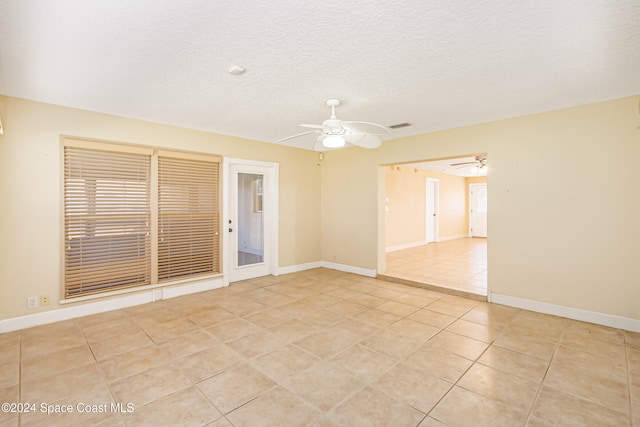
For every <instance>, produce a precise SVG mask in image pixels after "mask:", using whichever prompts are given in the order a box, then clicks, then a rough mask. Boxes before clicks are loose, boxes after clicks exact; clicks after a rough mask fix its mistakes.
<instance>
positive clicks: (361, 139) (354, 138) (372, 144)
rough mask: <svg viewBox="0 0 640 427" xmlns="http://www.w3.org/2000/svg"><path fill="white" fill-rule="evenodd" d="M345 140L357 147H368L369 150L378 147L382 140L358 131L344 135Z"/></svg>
mask: <svg viewBox="0 0 640 427" xmlns="http://www.w3.org/2000/svg"><path fill="white" fill-rule="evenodd" d="M344 139H345V141H347V142H348V143H349V144H353V145H357V146H358V147H362V148H368V149H370V150H372V149H374V148H378V147H380V145H382V141H380V138H378V137H377V136H375V135H370V134H365V133H360V134H350V135H345V138H344Z"/></svg>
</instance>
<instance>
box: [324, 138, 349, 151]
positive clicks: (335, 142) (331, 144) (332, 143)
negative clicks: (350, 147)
mask: <svg viewBox="0 0 640 427" xmlns="http://www.w3.org/2000/svg"><path fill="white" fill-rule="evenodd" d="M344 142H345V141H344V138H343V137H342V136H341V135H327V136H325V137H324V139H323V140H322V145H324V146H325V147H327V148H340V147H344Z"/></svg>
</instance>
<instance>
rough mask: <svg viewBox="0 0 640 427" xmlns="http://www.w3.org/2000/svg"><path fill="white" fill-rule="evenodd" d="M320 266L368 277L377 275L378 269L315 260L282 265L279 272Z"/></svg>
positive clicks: (298, 270)
mask: <svg viewBox="0 0 640 427" xmlns="http://www.w3.org/2000/svg"><path fill="white" fill-rule="evenodd" d="M320 267H323V268H329V269H331V270H338V271H344V272H346V273H353V274H359V275H360V276H366V277H376V276H377V272H376V270H370V269H368V268H362V267H355V266H353V265H346V264H338V263H335V262H329V261H314V262H308V263H306V264H296V265H289V266H287V267H280V268H279V269H278V274H288V273H297V272H300V271H305V270H311V269H314V268H320Z"/></svg>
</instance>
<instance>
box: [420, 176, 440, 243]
mask: <svg viewBox="0 0 640 427" xmlns="http://www.w3.org/2000/svg"><path fill="white" fill-rule="evenodd" d="M429 182H433V189H434V191H433V212H434V213H435V214H436V216H435V218H436V220H435V221H434V227H433V241H429V231H428V230H429V216H428V209H427V207H428V205H429ZM424 197H425V206H424V242H425V244H429V243H431V242H433V243H437V242H439V241H440V211H439V210H440V203H439V202H440V180H439V179H436V178H428V177H427V179H426V181H425V190H424Z"/></svg>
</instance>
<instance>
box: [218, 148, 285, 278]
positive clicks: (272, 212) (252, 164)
mask: <svg viewBox="0 0 640 427" xmlns="http://www.w3.org/2000/svg"><path fill="white" fill-rule="evenodd" d="M234 166H237V167H240V168H242V167H246V168H247V172H248V173H255V170H256V168H259V169H262V170H261V171H260V172H262V173H264V183H263V186H264V187H263V188H264V194H263V197H264V199H263V200H264V206H265V210H264V233H265V235H264V242H265V245H264V251H265V266H266V267H267V274H271V275H274V276H277V275H278V265H279V264H278V248H279V242H278V234H279V233H278V232H279V230H278V223H279V197H280V196H279V171H280V165H279V164H278V163H272V162H261V161H257V160H245V159H237V158H233V157H224V158H223V161H222V176H223V177H224V180H223V182H222V200H224V203H223V204H222V231H223V233H222V254H223V256H222V258H223V264H222V265H223V269H222V283H223V286H228V285H229V283H232V282H231V280H232V279H233V281H234V282H235V281H240V280H245V279H250V278H253V277H259V276H251V275H250V274H249V275H238V276H237V277H235V276H234V277H233V278H232V277H231V276H232V274H233V273H232V272H234V269H235V267H234V259H235V254H234V253H232V251H233V249H234V245H232V244H231V238H230V232H229V220H230V209H229V207H230V206H231V188H230V182H231V178H232V177H231V175H232V174H231V169H232V167H234ZM235 227H237V224H234V228H235ZM245 276H246V277H245Z"/></svg>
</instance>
